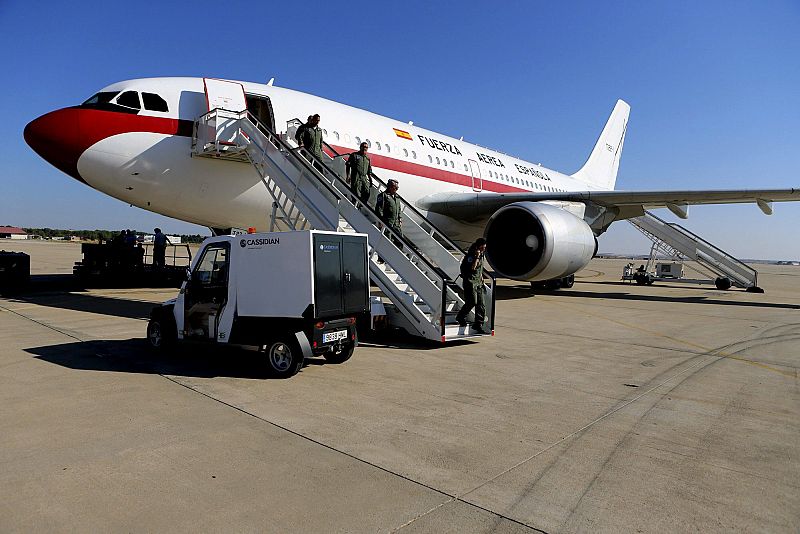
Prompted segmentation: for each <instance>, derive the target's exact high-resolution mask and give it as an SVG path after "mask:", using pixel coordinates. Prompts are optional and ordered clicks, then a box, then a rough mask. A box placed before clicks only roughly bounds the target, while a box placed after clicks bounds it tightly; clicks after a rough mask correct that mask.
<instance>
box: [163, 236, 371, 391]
mask: <svg viewBox="0 0 800 534" xmlns="http://www.w3.org/2000/svg"><path fill="white" fill-rule="evenodd" d="M368 313H369V275H368V268H367V236H366V235H364V234H342V233H336V232H322V231H316V230H305V231H296V232H271V233H252V234H244V235H229V236H217V237H210V238H208V239H206V240H205V241H204V242H203V246H202V248H201V250H200V252H199V253H198V254H197V256H196V257H195V260H194V262H193V263H192V266H191V268H190V269H189V271H188V275H187V279H186V281H185V282H184V283H183V285H182V286H181V290H180V293H179V294H178V296H177V298H175V299H172V300H169V301H167V302H165V303H163V304H162V305H160V306H158V307H156V308H154V309H153V311H152V312H151V316H150V322H149V323H148V326H147V339H148V342H149V344H150V346H151V347H152V348H155V349H163V348H165V347H168V346H170V345H172V344H174V343H176V342H179V341H181V342H198V343H207V344H228V345H242V346H254V347H258V348H259V349H260V350H261V351H263V353H264V356H265V358H264V360H265V363H266V367H267V370H268V372H269V373H270V374H272V375H273V376H277V377H289V376H292V375H294V374H295V373H297V372H298V371H299V370H300V368H301V367H302V366H303V361H304V359H305V358H307V357H310V356H312V355H322V356H324V357H325V359H327V360H328V361H330V362H332V363H342V362H344V361H346V360H348V359H349V358H350V357H351V356H352V354H353V351H354V349H355V347H356V345H357V344H358V337H357V332H356V320H357V319H358V318H359V317H360V316H362V315H363V314H368Z"/></svg>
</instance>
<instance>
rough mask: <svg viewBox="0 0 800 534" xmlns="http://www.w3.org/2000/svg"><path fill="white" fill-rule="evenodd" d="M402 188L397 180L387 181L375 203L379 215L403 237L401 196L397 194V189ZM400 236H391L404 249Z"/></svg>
mask: <svg viewBox="0 0 800 534" xmlns="http://www.w3.org/2000/svg"><path fill="white" fill-rule="evenodd" d="M398 189H400V184H399V183H397V180H389V181H388V182H386V191H383V192H382V193H381V194H380V195H378V200H377V202H376V203H375V211H377V212H378V217H380V218H381V220H382V221H383V222H384V223H385V224H386V226H388V227H389V228H391V229H392V230H394V231H395V233H396V234H397V236H398V237H399V238H402V237H403V229H402V222H403V221H402V219H401V217H400V198H399V197H398V196H397V190H398ZM398 237H395V236H394V235H392V236H391V239H392V242H393V243H394V244H395V245H397V247H398V248H399V249H400V250H403V243H402V241H401V240H400V239H398Z"/></svg>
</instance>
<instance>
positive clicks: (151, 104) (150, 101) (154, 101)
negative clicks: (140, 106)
mask: <svg viewBox="0 0 800 534" xmlns="http://www.w3.org/2000/svg"><path fill="white" fill-rule="evenodd" d="M142 102H144V109H147V110H149V111H169V108H168V107H167V101H166V100H164V99H163V98H161V97H160V96H158V95H157V94H155V93H142Z"/></svg>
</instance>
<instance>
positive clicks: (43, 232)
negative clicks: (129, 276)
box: [23, 228, 208, 243]
mask: <svg viewBox="0 0 800 534" xmlns="http://www.w3.org/2000/svg"><path fill="white" fill-rule="evenodd" d="M23 230H25V231H26V232H27V233H28V234H29V235H38V236H41V237H42V238H45V239H52V238H54V237H70V236H78V237H79V238H81V239H82V240H84V241H98V240H100V239H102V240H103V241H109V240H111V239H113V238H114V236H115V235H117V234H119V230H116V231H114V230H60V229H58V228H23ZM133 231H134V232H135V233H136V235H140V236H141V235H149V234H152V232H140V231H139V230H133ZM169 235H172V234H169ZM180 237H181V240H182V242H183V243H202V242H203V239H205V238H206V237H208V236H202V235H199V234H192V235H185V234H182V235H181V236H180Z"/></svg>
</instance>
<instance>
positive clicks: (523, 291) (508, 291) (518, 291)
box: [496, 282, 800, 310]
mask: <svg viewBox="0 0 800 534" xmlns="http://www.w3.org/2000/svg"><path fill="white" fill-rule="evenodd" d="M591 283H603V282H591ZM615 284H616V283H615ZM617 285H619V284H617ZM681 289H683V288H681ZM703 289H704V290H705V291H708V290H709V289H708V288H703ZM496 291H497V293H496V298H497V300H515V299H523V298H529V297H532V296H536V295H552V296H554V297H559V298H561V297H563V298H576V297H577V298H584V299H608V300H631V301H643V302H679V303H686V304H715V305H718V306H750V307H756V308H779V309H786V310H800V305H796V304H784V303H780V302H759V301H747V300H723V299H717V298H709V297H708V296H706V295H703V296H697V295H691V296H686V297H674V296H666V295H646V294H642V293H636V292H635V291H631V292H622V291H620V292H610V291H603V292H593V291H576V290H569V289H559V290H556V291H547V290H540V289H537V290H532V289H531V288H530V287H525V286H511V287H509V286H498V287H497V288H496ZM762 298H763V297H762Z"/></svg>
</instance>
